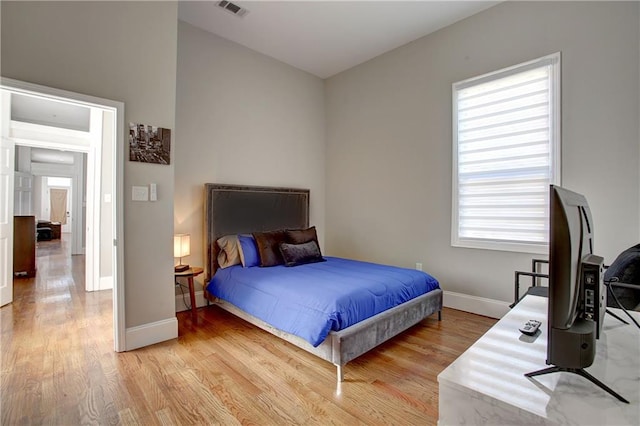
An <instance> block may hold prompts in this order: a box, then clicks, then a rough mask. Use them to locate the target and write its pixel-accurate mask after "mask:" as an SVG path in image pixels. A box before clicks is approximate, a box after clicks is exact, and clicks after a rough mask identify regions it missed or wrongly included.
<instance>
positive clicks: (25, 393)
mask: <svg viewBox="0 0 640 426" xmlns="http://www.w3.org/2000/svg"><path fill="white" fill-rule="evenodd" d="M68 250H69V247H68V245H67V241H66V240H65V239H63V241H62V242H47V243H39V247H38V252H37V253H38V255H37V267H38V272H37V274H36V278H32V279H27V278H19V279H15V280H14V303H13V304H11V305H8V306H5V307H3V308H1V309H0V327H1V331H2V340H1V353H2V358H1V360H2V364H1V378H0V380H1V387H0V391H1V405H0V411H1V419H2V420H1V421H2V424H3V425H15V424H29V425H31V424H53V425H76V424H101V425H102V424H140V425H172V424H175V425H184V424H223V425H233V424H247V425H251V424H254V425H282V424H305V425H306V424H321V425H325V424H339V425H356V424H367V425H371V424H420V425H435V424H436V422H437V419H438V383H437V380H436V377H437V375H438V374H439V373H440V371H442V370H443V369H444V368H445V367H446V366H447V365H448V364H449V363H451V362H452V361H453V360H454V359H455V358H456V357H457V356H458V355H460V354H461V353H462V352H463V351H464V350H466V348H468V347H469V346H470V345H471V344H472V343H473V342H474V341H476V340H477V339H478V338H479V337H480V336H481V335H482V334H484V333H485V332H486V331H487V330H488V329H489V328H490V327H491V326H492V325H493V324H494V323H495V322H496V321H495V320H493V319H490V318H485V317H481V316H477V315H473V314H469V313H465V312H460V311H456V310H452V309H445V310H444V312H443V319H442V321H441V322H438V321H437V318H436V317H435V316H433V317H431V318H428V319H426V320H424V321H422V322H421V323H420V324H418V325H417V326H415V327H413V328H412V329H410V330H408V331H407V332H405V333H403V334H401V335H400V336H398V337H396V338H394V339H392V340H391V341H389V342H387V343H385V344H383V345H381V346H380V347H378V348H376V349H374V350H373V351H371V352H369V353H367V354H365V355H363V356H361V357H360V358H357V359H356V360H354V361H352V362H350V363H348V364H347V366H346V367H345V382H343V383H342V384H341V385H340V386H336V378H335V374H336V372H335V367H334V366H333V365H332V364H330V363H328V362H326V361H322V360H320V359H318V358H316V357H314V356H312V355H310V354H307V353H305V352H304V351H302V350H300V349H298V348H296V347H294V346H292V345H290V344H288V343H286V342H284V341H281V340H279V339H277V338H275V337H273V336H271V335H269V334H268V333H266V332H264V331H262V330H260V329H258V328H256V327H254V326H252V325H250V324H248V323H246V322H244V321H242V320H240V319H238V318H236V317H234V316H233V315H231V314H229V313H227V312H225V311H223V310H221V309H219V308H217V307H214V306H211V307H207V308H200V309H199V311H198V316H197V318H196V319H193V318H192V317H191V315H190V313H189V312H184V313H179V314H178V321H179V336H180V337H179V338H178V339H176V340H173V341H169V342H165V343H160V344H157V345H153V346H151V347H147V348H142V349H138V350H135V351H131V352H126V353H115V352H114V351H113V329H112V299H111V291H101V292H94V293H86V292H85V291H84V262H83V258H82V257H81V256H73V257H71V256H69V255H68ZM131 285H132V284H131Z"/></svg>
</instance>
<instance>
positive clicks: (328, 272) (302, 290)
mask: <svg viewBox="0 0 640 426" xmlns="http://www.w3.org/2000/svg"><path fill="white" fill-rule="evenodd" d="M326 259H327V261H326V262H320V263H311V264H307V265H301V266H296V267H286V266H283V265H281V266H272V267H268V268H261V267H253V268H243V267H242V266H240V265H236V266H232V267H229V268H225V269H219V270H218V271H217V272H216V274H215V275H214V277H213V278H212V279H211V281H210V282H209V284H208V285H207V291H208V292H209V293H211V294H213V295H215V296H216V297H218V298H220V299H223V300H225V301H227V302H229V303H231V304H233V305H235V306H237V307H238V308H240V309H242V310H243V311H245V312H247V313H249V314H251V315H253V316H254V317H256V318H259V319H261V320H262V321H264V322H266V323H268V324H270V325H272V326H273V327H275V328H277V329H279V330H283V331H286V332H288V333H291V334H295V335H296V336H299V337H301V338H303V339H305V340H306V341H308V342H309V343H311V344H312V345H313V346H318V345H319V344H320V343H322V342H323V341H324V339H325V338H326V337H327V334H329V331H331V330H342V329H344V328H347V327H349V326H350V325H353V324H355V323H357V322H359V321H362V320H364V319H366V318H369V317H371V316H373V315H376V314H378V313H380V312H382V311H385V310H387V309H389V308H392V307H394V306H398V305H400V304H401V303H404V302H406V301H408V300H410V299H413V298H414V297H417V296H419V295H421V294H425V293H428V292H429V291H431V290H434V289H436V288H439V284H438V281H437V280H436V279H435V278H433V277H432V276H431V275H429V274H426V273H424V272H422V271H417V270H414V269H406V268H398V267H395V266H386V265H379V264H376V263H368V262H360V261H356V260H348V259H341V258H335V257H326Z"/></svg>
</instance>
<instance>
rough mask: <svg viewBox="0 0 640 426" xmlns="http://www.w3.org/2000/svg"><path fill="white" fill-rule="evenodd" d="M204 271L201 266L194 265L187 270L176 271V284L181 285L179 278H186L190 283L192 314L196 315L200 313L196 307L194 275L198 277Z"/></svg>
mask: <svg viewBox="0 0 640 426" xmlns="http://www.w3.org/2000/svg"><path fill="white" fill-rule="evenodd" d="M202 272H204V270H203V269H202V268H200V267H199V266H192V267H191V268H189V269H187V270H186V271H182V272H175V273H174V281H175V284H176V285H181V284H180V283H179V282H178V278H186V279H187V282H188V283H189V299H190V301H191V314H193V315H194V316H195V315H196V314H197V313H198V311H197V307H196V292H195V290H194V288H193V277H197V276H198V275H200V274H201V273H202Z"/></svg>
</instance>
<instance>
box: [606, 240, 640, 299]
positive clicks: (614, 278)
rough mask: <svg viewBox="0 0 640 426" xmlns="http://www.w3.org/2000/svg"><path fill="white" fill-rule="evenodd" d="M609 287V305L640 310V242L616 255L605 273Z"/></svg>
mask: <svg viewBox="0 0 640 426" xmlns="http://www.w3.org/2000/svg"><path fill="white" fill-rule="evenodd" d="M604 283H605V285H606V286H607V287H608V288H609V296H611V297H609V298H608V299H607V306H609V307H613V308H624V309H631V310H635V311H640V244H636V245H635V246H633V247H629V248H628V249H626V250H625V251H623V252H622V253H620V254H619V255H618V257H616V260H614V261H613V263H612V264H611V266H609V267H608V268H607V270H606V272H605V273H604Z"/></svg>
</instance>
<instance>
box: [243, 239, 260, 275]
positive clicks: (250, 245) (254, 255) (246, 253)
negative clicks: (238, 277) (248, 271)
mask: <svg viewBox="0 0 640 426" xmlns="http://www.w3.org/2000/svg"><path fill="white" fill-rule="evenodd" d="M238 241H240V260H241V261H242V266H244V267H245V268H250V267H252V266H260V255H259V254H258V247H257V246H256V240H254V239H253V237H252V236H246V235H238Z"/></svg>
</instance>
